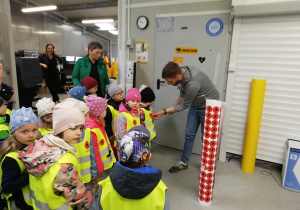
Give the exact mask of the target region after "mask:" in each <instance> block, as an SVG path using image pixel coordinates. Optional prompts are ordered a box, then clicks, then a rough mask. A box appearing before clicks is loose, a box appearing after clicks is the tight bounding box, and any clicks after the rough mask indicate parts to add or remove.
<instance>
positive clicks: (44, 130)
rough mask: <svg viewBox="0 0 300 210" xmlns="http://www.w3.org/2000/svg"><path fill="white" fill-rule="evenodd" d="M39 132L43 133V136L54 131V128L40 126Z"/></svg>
mask: <svg viewBox="0 0 300 210" xmlns="http://www.w3.org/2000/svg"><path fill="white" fill-rule="evenodd" d="M39 132H40V133H41V134H42V136H45V135H46V134H47V133H52V132H53V129H51V128H39Z"/></svg>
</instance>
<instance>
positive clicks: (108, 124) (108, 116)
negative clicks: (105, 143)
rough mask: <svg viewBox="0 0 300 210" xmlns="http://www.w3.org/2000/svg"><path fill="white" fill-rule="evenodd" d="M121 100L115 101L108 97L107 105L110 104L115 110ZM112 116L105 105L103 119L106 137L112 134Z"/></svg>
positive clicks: (117, 108)
mask: <svg viewBox="0 0 300 210" xmlns="http://www.w3.org/2000/svg"><path fill="white" fill-rule="evenodd" d="M121 102H122V101H120V102H116V101H115V100H113V99H112V98H110V99H108V101H107V105H110V106H112V107H113V108H114V109H115V110H117V111H119V106H120V104H121ZM112 118H113V117H112V113H111V111H110V109H109V107H107V109H106V116H105V118H104V120H105V132H106V134H107V136H108V137H110V136H113V135H114V132H113V129H112V126H111V125H112V123H114V122H112V120H113V119H112Z"/></svg>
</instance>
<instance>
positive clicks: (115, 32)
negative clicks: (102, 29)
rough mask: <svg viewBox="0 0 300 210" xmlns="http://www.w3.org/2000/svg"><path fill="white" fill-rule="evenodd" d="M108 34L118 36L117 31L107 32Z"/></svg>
mask: <svg viewBox="0 0 300 210" xmlns="http://www.w3.org/2000/svg"><path fill="white" fill-rule="evenodd" d="M108 32H109V33H112V34H114V35H118V31H108Z"/></svg>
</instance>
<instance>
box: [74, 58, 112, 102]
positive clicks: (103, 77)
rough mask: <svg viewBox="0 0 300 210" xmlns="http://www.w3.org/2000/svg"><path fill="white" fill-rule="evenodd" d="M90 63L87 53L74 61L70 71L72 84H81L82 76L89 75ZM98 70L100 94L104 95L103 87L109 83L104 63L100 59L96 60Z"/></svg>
mask: <svg viewBox="0 0 300 210" xmlns="http://www.w3.org/2000/svg"><path fill="white" fill-rule="evenodd" d="M91 68H92V64H91V61H90V60H89V55H87V56H85V57H83V58H80V59H78V61H77V62H76V63H75V66H74V69H73V73H72V80H73V84H74V86H77V85H81V81H82V79H83V78H84V77H88V76H90V72H91ZM97 68H98V72H99V76H100V84H99V85H101V86H100V87H101V93H102V96H103V97H104V96H105V89H106V86H107V85H109V79H108V74H107V69H106V65H105V63H104V62H103V61H102V60H99V61H98V66H97Z"/></svg>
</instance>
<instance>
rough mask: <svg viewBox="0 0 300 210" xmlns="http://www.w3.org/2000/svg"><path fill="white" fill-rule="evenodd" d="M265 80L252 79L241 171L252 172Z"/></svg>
mask: <svg viewBox="0 0 300 210" xmlns="http://www.w3.org/2000/svg"><path fill="white" fill-rule="evenodd" d="M266 84H267V80H265V79H252V82H251V93H250V99H249V108H248V117H247V125H246V132H245V140H244V149H243V156H242V171H244V172H246V173H253V172H254V168H255V160H256V152H257V144H258V137H259V130H260V122H261V115H262V110H263V104H264V97H265V90H266Z"/></svg>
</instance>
